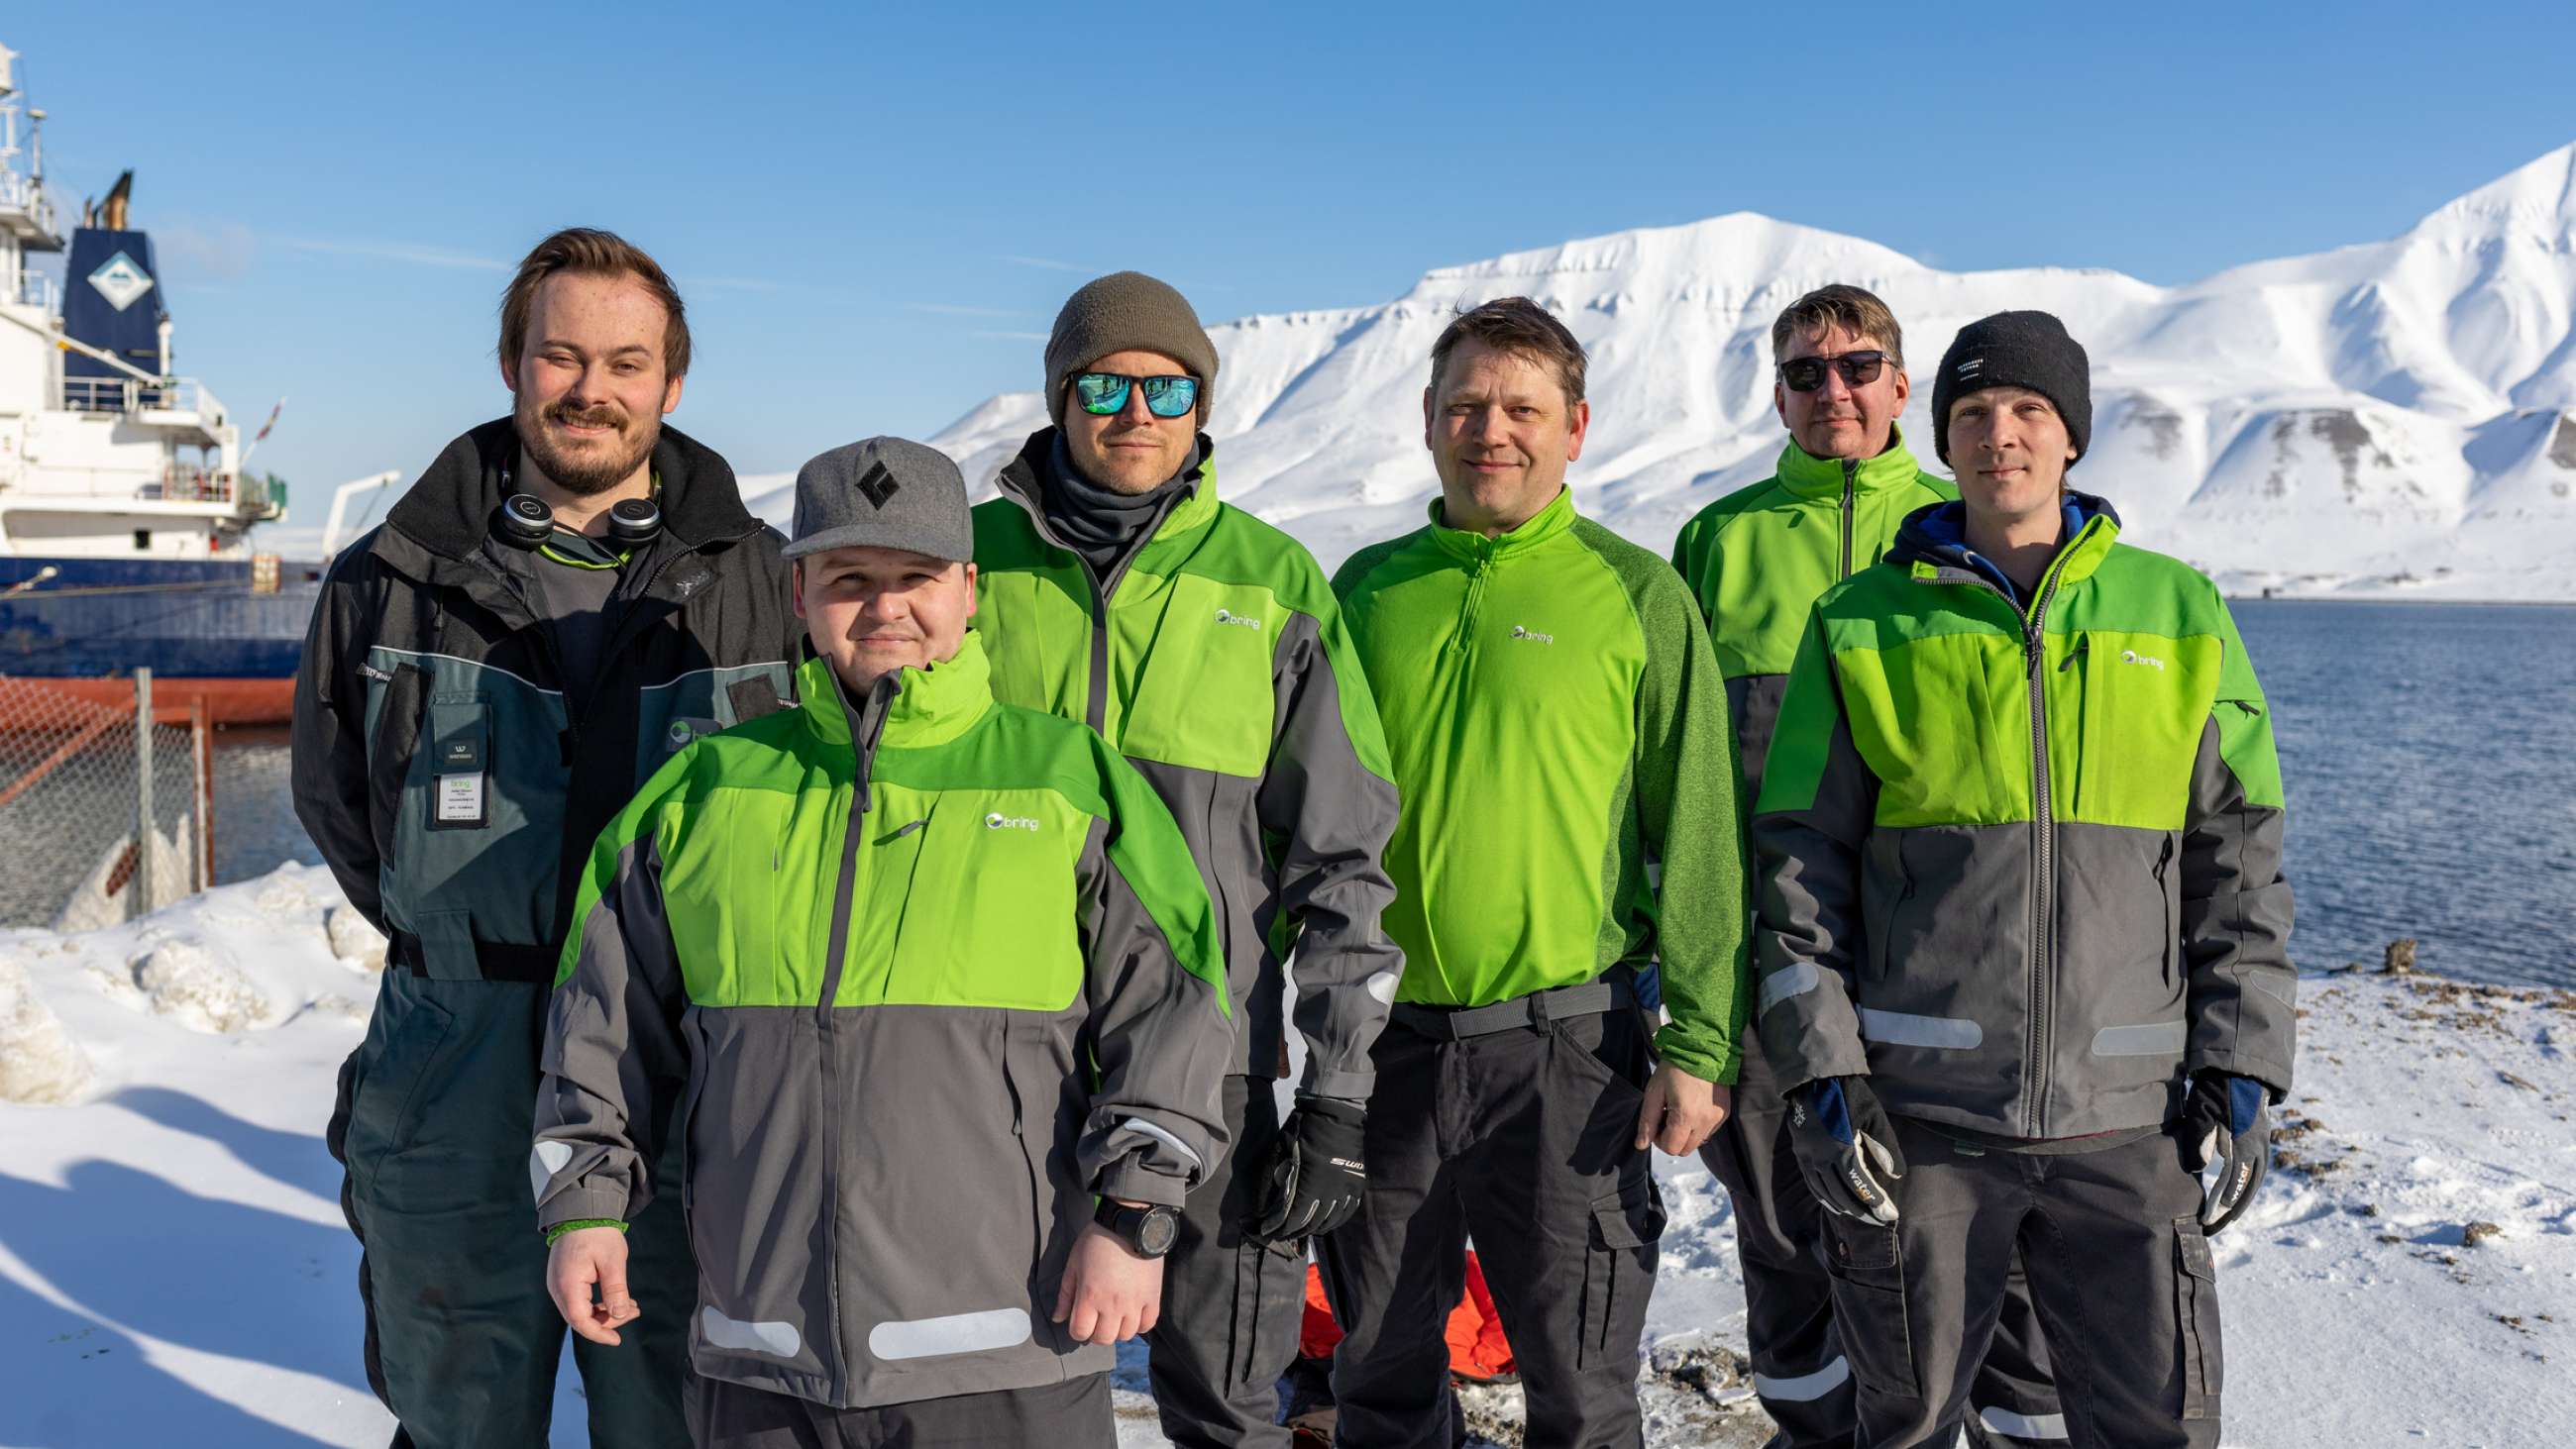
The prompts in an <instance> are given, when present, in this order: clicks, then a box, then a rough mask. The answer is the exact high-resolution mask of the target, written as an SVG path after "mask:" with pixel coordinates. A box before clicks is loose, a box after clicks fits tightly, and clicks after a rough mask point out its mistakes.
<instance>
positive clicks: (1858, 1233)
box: [1825, 1118, 2220, 1449]
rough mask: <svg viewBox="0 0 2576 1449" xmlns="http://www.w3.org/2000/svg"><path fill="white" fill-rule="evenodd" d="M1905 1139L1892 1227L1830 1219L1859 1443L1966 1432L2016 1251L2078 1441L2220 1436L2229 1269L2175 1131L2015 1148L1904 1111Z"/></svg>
mask: <svg viewBox="0 0 2576 1449" xmlns="http://www.w3.org/2000/svg"><path fill="white" fill-rule="evenodd" d="M1896 1136H1897V1142H1898V1145H1899V1146H1900V1148H1901V1149H1902V1150H1903V1152H1904V1154H1905V1161H1906V1173H1905V1178H1904V1181H1903V1182H1901V1183H1899V1184H1898V1186H1897V1189H1896V1200H1897V1205H1898V1207H1899V1208H1900V1209H1901V1210H1902V1214H1903V1215H1902V1216H1901V1217H1900V1218H1899V1220H1898V1221H1897V1222H1896V1224H1895V1225H1894V1226H1891V1227H1877V1226H1873V1225H1867V1224H1863V1223H1859V1222H1856V1221H1853V1220H1852V1219H1849V1218H1844V1217H1839V1216H1835V1215H1832V1214H1828V1215H1827V1216H1826V1220H1825V1233H1826V1243H1827V1248H1828V1251H1827V1255H1826V1257H1827V1268H1828V1271H1829V1272H1830V1273H1831V1275H1832V1279H1833V1301H1834V1317H1835V1320H1836V1322H1837V1323H1838V1324H1839V1325H1840V1326H1841V1331H1842V1336H1843V1350H1844V1353H1845V1355H1846V1356H1847V1357H1848V1359H1849V1360H1850V1364H1851V1372H1852V1378H1853V1381H1854V1383H1855V1384H1856V1385H1857V1387H1858V1390H1859V1393H1858V1396H1857V1407H1858V1410H1859V1423H1860V1428H1859V1433H1858V1436H1857V1437H1856V1438H1855V1439H1854V1440H1853V1443H1854V1444H1855V1445H1857V1446H1859V1449H1911V1446H1915V1445H1936V1444H1937V1445H1941V1446H1944V1449H1946V1446H1947V1445H1949V1444H1950V1442H1951V1440H1952V1438H1953V1436H1955V1435H1957V1434H1958V1432H1959V1429H1960V1426H1961V1424H1962V1423H1963V1422H1964V1420H1965V1419H1966V1417H1967V1415H1968V1413H1969V1401H1970V1394H1971V1390H1972V1386H1973V1385H1974V1384H1975V1382H1976V1380H1977V1373H1978V1368H1979V1365H1981V1364H1982V1363H1983V1362H1984V1361H1985V1359H1986V1354H1987V1350H1988V1346H1989V1344H1990V1342H1991V1340H1992V1339H1993V1337H1994V1334H1995V1329H1996V1324H1997V1322H1998V1321H1999V1320H2000V1318H2001V1316H2002V1313H2003V1307H2004V1302H2005V1296H2006V1295H2005V1283H2006V1280H2007V1279H2008V1278H2009V1277H2010V1275H2011V1272H2012V1263H2013V1257H2014V1254H2015V1253H2016V1252H2018V1253H2019V1254H2020V1256H2021V1258H2022V1261H2023V1262H2024V1264H2025V1265H2026V1266H2027V1269H2028V1272H2029V1279H2030V1299H2031V1306H2032V1308H2033V1309H2034V1310H2035V1311H2036V1312H2037V1314H2038V1316H2039V1321H2040V1323H2041V1324H2042V1326H2043V1327H2044V1328H2045V1330H2046V1332H2047V1337H2048V1349H2049V1356H2050V1360H2051V1363H2052V1365H2053V1367H2054V1368H2055V1369H2056V1375H2057V1391H2058V1395H2059V1398H2060V1399H2061V1400H2062V1401H2063V1404H2064V1410H2063V1426H2064V1430H2065V1437H2066V1438H2067V1440H2068V1441H2069V1442H2071V1443H2073V1444H2075V1445H2078V1446H2099V1449H2209V1446H2212V1445H2215V1444H2216V1443H2217V1442H2218V1411H2219V1380H2220V1362H2219V1336H2218V1281H2217V1269H2216V1266H2215V1264H2214V1263H2213V1261H2212V1259H2211V1256H2210V1250H2209V1241H2208V1239H2206V1238H2204V1237H2203V1236H2202V1235H2201V1231H2200V1219H2199V1208H2200V1198H2201V1191H2200V1179H2199V1177H2198V1175H2197V1174H2195V1173H2193V1172H2192V1171H2191V1170H2190V1169H2189V1168H2187V1167H2185V1166H2184V1165H2183V1162H2182V1155H2181V1149H2180V1147H2179V1145H2178V1144H2177V1143H2176V1142H2175V1141H2174V1139H2173V1138H2172V1137H2170V1136H2166V1135H2162V1134H2158V1135H2155V1136H2150V1137H2146V1138H2143V1139H2141V1140H2138V1141H2135V1142H2131V1143H2127V1144H2125V1145H2123V1146H2119V1147H2112V1148H2106V1149H2103V1150H2101V1151H2096V1152H2083V1153H2066V1154H2033V1153H2014V1152H2001V1151H1994V1150H1990V1149H1980V1148H1976V1147H1970V1146H1967V1145H1964V1144H1961V1143H1959V1142H1956V1141H1954V1140H1952V1139H1951V1138H1948V1137H1945V1136H1943V1135H1941V1134H1940V1133H1938V1132H1935V1131H1933V1130H1932V1129H1930V1128H1928V1127H1925V1126H1923V1125H1922V1124H1921V1123H1918V1122H1914V1121H1911V1120H1908V1119H1905V1118H1898V1119H1896Z"/></svg>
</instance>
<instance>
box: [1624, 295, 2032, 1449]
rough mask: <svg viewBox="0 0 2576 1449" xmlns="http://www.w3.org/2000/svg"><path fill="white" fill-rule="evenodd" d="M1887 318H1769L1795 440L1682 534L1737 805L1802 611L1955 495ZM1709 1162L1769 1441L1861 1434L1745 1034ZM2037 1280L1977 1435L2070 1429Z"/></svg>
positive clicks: (1681, 558) (1989, 1368)
mask: <svg viewBox="0 0 2576 1449" xmlns="http://www.w3.org/2000/svg"><path fill="white" fill-rule="evenodd" d="M1904 346H1905V337H1904V331H1903V329H1902V328H1901V327H1900V326H1899V325H1898V324H1897V320H1896V317H1895V314H1894V313H1892V312H1890V311H1889V310H1888V307H1887V304H1886V303H1885V302H1882V301H1881V300H1879V299H1878V297H1877V296H1875V295H1873V294H1872V293H1870V292H1868V291H1865V290H1863V289H1861V288H1859V287H1853V286H1846V285H1840V284H1837V285H1833V286H1827V287H1821V288H1819V289H1817V290H1815V291H1813V292H1810V293H1808V294H1807V295H1805V296H1803V297H1800V298H1799V299H1798V300H1797V301H1795V302H1792V303H1791V304H1789V306H1788V307H1787V308H1786V309H1785V310H1783V311H1782V312H1781V313H1780V316H1779V320H1777V321H1776V322H1774V323H1772V326H1771V352H1772V356H1773V358H1774V360H1775V371H1776V376H1777V381H1776V382H1775V383H1774V384H1773V386H1772V389H1771V401H1772V405H1773V407H1775V408H1776V409H1777V410H1778V412H1779V414H1780V421H1781V422H1782V423H1783V424H1784V425H1786V426H1787V428H1788V429H1789V440H1788V442H1787V443H1786V444H1784V445H1783V446H1782V447H1781V449H1780V461H1779V466H1778V469H1777V471H1776V472H1775V473H1774V474H1773V475H1772V476H1771V477H1769V478H1766V479H1764V480H1762V481H1761V482H1759V483H1756V484H1753V485H1752V486H1751V487H1748V488H1742V489H1738V490H1737V491H1735V492H1733V493H1730V494H1728V495H1727V496H1725V497H1724V498H1721V499H1719V500H1717V501H1716V502H1715V503H1712V504H1710V505H1709V506H1708V507H1706V508H1705V509H1702V510H1701V511H1700V513H1699V514H1698V516H1696V517H1694V518H1693V519H1692V520H1691V521H1690V522H1689V523H1688V524H1687V525H1685V526H1684V527H1683V529H1682V532H1681V537H1680V539H1679V541H1678V542H1677V543H1676V544H1675V547H1674V551H1673V566H1674V567H1675V568H1678V569H1680V570H1681V574H1682V578H1683V579H1684V580H1685V581H1687V582H1688V583H1689V584H1690V587H1691V594H1692V596H1693V597H1694V598H1696V599H1697V600H1698V601H1699V607H1700V612H1701V613H1702V614H1703V615H1705V616H1706V617H1707V619H1708V631H1709V640H1710V642H1711V643H1713V644H1714V645H1716V647H1717V661H1718V665H1719V667H1720V669H1721V670H1723V671H1724V673H1725V676H1726V693H1727V701H1728V703H1729V704H1730V705H1731V706H1733V713H1734V716H1735V730H1736V739H1737V743H1738V744H1739V746H1740V747H1741V748H1740V757H1741V761H1742V767H1741V768H1742V773H1741V779H1742V798H1743V799H1744V800H1746V801H1747V802H1751V801H1752V800H1754V799H1755V798H1756V797H1758V796H1759V795H1760V793H1761V789H1762V766H1763V761H1764V758H1765V757H1766V756H1767V755H1768V754H1769V752H1770V748H1771V731H1772V724H1773V722H1774V721H1775V720H1776V719H1777V718H1778V717H1779V713H1780V696H1781V691H1782V689H1783V687H1784V686H1785V685H1786V683H1787V681H1788V675H1789V663H1790V661H1791V660H1792V659H1794V658H1795V657H1796V656H1797V652H1798V639H1799V636H1800V634H1801V633H1802V632H1803V631H1804V629H1805V627H1806V622H1807V611H1808V610H1809V609H1811V608H1813V607H1814V605H1815V602H1816V598H1817V596H1818V595H1820V594H1822V593H1823V592H1824V591H1825V590H1826V589H1828V588H1831V587H1832V586H1833V585H1834V584H1835V583H1837V582H1839V581H1840V580H1842V579H1846V578H1849V577H1850V576H1851V575H1852V573H1853V572H1854V571H1855V570H1858V569H1865V568H1867V567H1869V566H1870V565H1871V564H1874V563H1876V562H1878V560H1879V557H1880V556H1881V555H1882V554H1884V553H1886V552H1887V550H1888V548H1889V546H1890V545H1891V544H1892V543H1893V542H1894V541H1895V539H1896V531H1897V526H1898V525H1899V524H1900V523H1902V522H1903V521H1904V520H1905V517H1906V515H1907V514H1909V513H1912V512H1914V511H1915V510H1916V509H1919V508H1925V507H1929V506H1931V505H1933V504H1936V503H1943V502H1947V501H1949V500H1952V499H1955V498H1957V497H1958V496H1959V494H1958V489H1957V488H1956V487H1955V486H1953V485H1952V484H1950V483H1948V482H1946V481H1944V480H1942V479H1940V478H1936V477H1933V476H1932V475H1931V474H1929V473H1926V472H1924V471H1923V470H1922V469H1921V468H1919V467H1917V466H1916V464H1915V461H1914V455H1913V453H1912V452H1910V451H1909V450H1908V449H1907V448H1906V446H1905V438H1904V435H1903V433H1902V432H1901V431H1900V430H1899V429H1898V427H1897V424H1896V420H1897V418H1898V416H1899V415H1900V414H1902V413H1903V412H1904V411H1905V404H1906V400H1907V398H1908V396H1909V395H1910V393H1911V391H1912V385H1911V383H1910V382H1909V380H1908V379H1907V377H1906V375H1905V356H1904ZM1700 1156H1701V1158H1702V1159H1703V1160H1704V1161H1706V1162H1707V1164H1708V1167H1709V1170H1710V1171H1711V1172H1712V1173H1714V1174H1715V1175H1716V1176H1717V1179H1718V1181H1720V1182H1722V1183H1724V1184H1726V1189H1727V1195H1728V1196H1729V1197H1730V1198H1731V1199H1733V1201H1734V1204H1735V1216H1736V1222H1737V1224H1738V1231H1737V1233H1736V1240H1735V1242H1736V1260H1737V1262H1738V1263H1739V1264H1740V1265H1741V1267H1742V1268H1743V1271H1744V1298H1745V1337H1746V1339H1747V1341H1748V1344H1749V1346H1750V1348H1751V1352H1752V1357H1753V1384H1754V1389H1755V1392H1756V1393H1758V1394H1759V1395H1760V1396H1761V1399H1762V1407H1763V1409H1764V1410H1765V1411H1766V1412H1768V1413H1769V1414H1770V1415H1771V1417H1772V1419H1773V1420H1774V1421H1776V1422H1777V1423H1778V1424H1779V1425H1780V1426H1781V1433H1780V1435H1779V1437H1778V1438H1776V1439H1774V1440H1773V1441H1772V1442H1773V1444H1774V1445H1775V1446H1777V1449H1822V1446H1825V1445H1846V1444H1849V1443H1850V1442H1851V1439H1852V1426H1853V1413H1854V1407H1853V1401H1852V1394H1853V1389H1852V1378H1851V1371H1850V1365H1849V1363H1848V1361H1847V1360H1846V1359H1845V1358H1844V1343H1843V1334H1842V1332H1840V1331H1839V1329H1838V1325H1836V1323H1835V1321H1834V1313H1833V1302H1832V1298H1831V1296H1830V1291H1829V1290H1830V1289H1831V1286H1832V1282H1833V1280H1832V1278H1831V1277H1830V1276H1829V1275H1828V1274H1827V1273H1826V1271H1825V1265H1824V1260H1823V1259H1822V1257H1820V1256H1819V1254H1818V1251H1817V1250H1818V1247H1819V1244H1820V1242H1821V1239H1820V1233H1821V1231H1822V1229H1821V1224H1820V1223H1819V1220H1818V1216H1817V1214H1818V1211H1819V1209H1818V1207H1817V1203H1816V1198H1815V1194H1814V1193H1813V1192H1811V1191H1809V1189H1808V1187H1807V1183H1806V1180H1805V1178H1804V1177H1803V1176H1802V1175H1801V1173H1800V1172H1799V1168H1798V1160H1797V1158H1796V1156H1795V1155H1794V1154H1793V1153H1792V1151H1791V1149H1790V1136H1789V1116H1788V1107H1787V1104H1786V1103H1785V1102H1784V1101H1783V1100H1782V1098H1781V1095H1780V1088H1779V1083H1778V1081H1777V1079H1776V1078H1775V1077H1774V1076H1773V1075H1772V1073H1771V1071H1770V1068H1769V1066H1768V1064H1767V1063H1766V1061H1765V1059H1764V1057H1763V1055H1762V1052H1761V1051H1760V1050H1759V1049H1758V1047H1757V1046H1756V1045H1755V1043H1753V1042H1752V1041H1751V1040H1750V1039H1749V1037H1748V1040H1747V1041H1746V1043H1745V1052H1744V1075H1743V1077H1742V1078H1741V1079H1740V1080H1739V1081H1738V1083H1737V1086H1736V1093H1735V1115H1734V1116H1732V1117H1730V1118H1729V1119H1728V1120H1727V1122H1726V1124H1725V1125H1724V1126H1723V1127H1720V1128H1719V1129H1718V1131H1717V1133H1716V1135H1715V1136H1713V1137H1711V1138H1710V1139H1709V1142H1708V1145H1707V1146H1706V1147H1705V1148H1703V1149H1702V1150H1701V1153H1700ZM2045 1363H2046V1360H2045V1357H2044V1355H2043V1353H2042V1351H2041V1349H2040V1345H2039V1340H2038V1326H2037V1324H2036V1323H2035V1322H2034V1321H2033V1319H2032V1315H2031V1309H2030V1299H2029V1294H2028V1291H2027V1289H2026V1288H2025V1287H2024V1285H2023V1284H2022V1282H2021V1280H2020V1277H2019V1275H2018V1273H2016V1275H2015V1277H2014V1279H2013V1283H2012V1291H2011V1293H2010V1294H2009V1296H2008V1297H2007V1299H2006V1302H2005V1306H2004V1312H2003V1322H2002V1324H2001V1326H2000V1328H1999V1330H1998V1331H1997V1333H1996V1335H1995V1338H1994V1346H1993V1348H1992V1349H1991V1350H1990V1351H1989V1353H1988V1355H1987V1359H1986V1365H1985V1371H1984V1373H1983V1374H1982V1375H1981V1376H1980V1377H1979V1379H1978V1381H1977V1387H1976V1393H1975V1407H1976V1409H1977V1411H1978V1413H1977V1421H1978V1422H1977V1424H1976V1428H1975V1431H1974V1432H1977V1433H1980V1434H1985V1435H1988V1436H1990V1437H1992V1438H1994V1439H1995V1440H1996V1441H1998V1442H2001V1443H2004V1444H2015V1445H2018V1444H2022V1443H2026V1442H2027V1443H2047V1442H2052V1441H2060V1440H2063V1439H2064V1438H2065V1429H2064V1421H2063V1419H2062V1418H2061V1417H2060V1416H2059V1413H2058V1405H2057V1400H2056V1392H2055V1389H2054V1388H2053V1386H2052V1385H2051V1384H2050V1382H2049V1379H2048V1371H2047V1369H2046V1367H2045Z"/></svg>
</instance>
